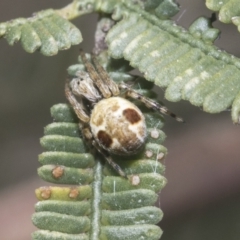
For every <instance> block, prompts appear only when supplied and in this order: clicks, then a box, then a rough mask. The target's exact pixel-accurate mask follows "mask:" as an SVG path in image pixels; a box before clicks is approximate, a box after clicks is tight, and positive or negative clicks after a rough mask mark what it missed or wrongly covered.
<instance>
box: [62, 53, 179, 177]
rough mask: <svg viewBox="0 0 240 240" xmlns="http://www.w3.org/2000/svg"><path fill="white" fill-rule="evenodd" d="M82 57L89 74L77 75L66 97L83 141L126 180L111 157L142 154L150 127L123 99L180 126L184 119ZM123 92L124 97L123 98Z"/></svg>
mask: <svg viewBox="0 0 240 240" xmlns="http://www.w3.org/2000/svg"><path fill="white" fill-rule="evenodd" d="M80 56H81V58H82V60H83V63H84V65H85V68H86V69H87V72H84V71H78V72H77V73H76V78H73V79H71V81H70V80H69V79H68V80H67V81H66V84H65V95H66V97H67V99H68V101H69V103H70V104H71V106H72V107H73V109H74V111H75V113H76V115H77V117H78V118H79V121H80V124H79V126H80V129H81V131H82V134H83V137H84V138H85V139H86V140H87V142H88V143H89V144H91V145H92V146H93V147H94V148H95V149H96V150H97V151H98V152H99V153H100V154H101V155H102V156H103V157H104V158H105V160H106V161H107V162H108V163H109V164H110V165H111V166H112V167H113V169H115V170H116V171H117V172H118V173H119V175H120V176H122V177H125V178H127V175H126V174H125V172H124V171H123V170H122V169H121V167H120V166H119V165H118V164H116V163H115V162H114V161H113V159H112V156H111V154H115V155H123V156H130V155H134V154H136V153H137V152H139V151H140V150H141V149H142V148H143V146H144V143H145V141H146V138H147V127H146V123H145V118H144V115H143V113H142V112H141V110H140V109H139V108H138V107H137V106H136V105H134V104H133V103H132V102H130V101H129V100H127V99H125V98H124V96H126V97H130V98H133V99H137V100H139V101H141V102H142V103H144V104H145V105H146V106H147V107H148V108H150V109H153V110H155V111H159V112H160V113H163V114H166V115H169V116H171V117H173V118H175V119H176V120H177V121H179V122H183V119H182V118H180V117H178V116H176V115H175V114H174V113H172V112H170V111H169V110H168V109H167V108H166V107H165V106H162V105H160V104H159V103H157V102H156V101H154V100H152V99H150V98H147V97H145V96H143V95H142V94H140V93H138V92H137V91H135V90H134V89H132V88H131V87H130V86H129V85H128V84H126V83H124V82H122V83H120V84H117V83H115V82H114V81H113V80H112V79H111V78H110V77H109V75H108V73H107V72H106V71H105V69H104V68H103V67H102V66H101V65H100V64H99V63H98V61H97V59H96V56H95V55H93V54H92V55H91V59H92V62H93V64H94V65H93V64H92V63H91V62H89V61H88V60H87V58H86V56H85V53H84V52H83V51H80ZM123 91H124V95H122V94H121V93H122V92H123Z"/></svg>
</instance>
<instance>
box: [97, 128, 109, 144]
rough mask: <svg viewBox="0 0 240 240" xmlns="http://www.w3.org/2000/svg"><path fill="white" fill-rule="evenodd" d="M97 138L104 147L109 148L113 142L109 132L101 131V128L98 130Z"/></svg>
mask: <svg viewBox="0 0 240 240" xmlns="http://www.w3.org/2000/svg"><path fill="white" fill-rule="evenodd" d="M97 138H98V140H99V142H100V143H101V144H102V145H103V146H105V147H106V148H109V147H110V146H111V144H112V142H113V141H112V138H111V137H110V136H109V134H107V133H106V132H105V131H102V130H100V131H99V132H98V134H97Z"/></svg>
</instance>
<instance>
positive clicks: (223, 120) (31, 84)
mask: <svg viewBox="0 0 240 240" xmlns="http://www.w3.org/2000/svg"><path fill="white" fill-rule="evenodd" d="M70 2H71V1H66V0H48V1H43V0H42V1H30V0H21V1H17V0H1V1H0V22H4V21H7V20H10V19H13V18H17V17H29V16H31V14H32V13H33V12H37V11H39V10H42V9H47V8H61V7H63V6H65V5H66V4H68V3H70ZM178 2H179V3H180V4H181V12H180V13H179V14H178V15H177V16H175V20H176V22H177V24H179V25H182V26H184V27H188V26H189V25H190V24H191V23H192V21H194V20H195V19H196V18H197V17H199V16H207V17H210V16H211V12H210V11H208V10H207V9H206V7H205V5H204V1H202V0H195V1H191V0H185V1H184V0H182V1H180V0H179V1H178ZM96 19H97V16H96V15H90V16H84V17H81V18H79V19H77V20H75V21H74V24H75V25H76V26H78V27H79V28H80V29H81V32H82V34H83V38H84V42H83V43H82V44H81V48H83V49H84V50H85V51H86V52H88V51H91V49H92V47H93V35H94V31H95V23H96ZM214 26H215V27H218V28H220V29H221V30H222V34H221V37H220V38H219V39H218V40H217V41H216V45H218V46H219V47H220V48H221V49H224V50H226V51H228V52H230V53H232V54H234V55H236V56H240V49H239V42H240V33H239V32H237V30H236V28H235V26H233V25H224V24H222V23H219V22H216V23H214ZM79 48H80V47H79V46H75V47H72V48H71V49H70V50H67V51H62V52H60V53H59V54H58V55H57V56H53V57H44V56H42V55H41V54H40V53H38V52H36V53H34V54H28V53H26V52H24V51H23V49H22V48H21V46H20V44H16V46H14V47H10V46H8V44H7V43H6V41H5V40H4V39H2V40H1V41H0V52H1V54H0V144H1V151H0V223H1V224H0V239H3V240H16V239H17V240H23V239H24V240H25V239H31V237H30V233H31V232H32V231H34V230H35V228H34V226H33V225H32V223H31V219H30V218H31V214H32V213H33V212H34V204H35V203H36V202H37V200H36V198H35V195H34V189H35V188H37V187H39V186H43V185H48V183H45V182H43V181H41V180H40V179H39V178H38V176H37V173H36V171H37V167H38V166H39V163H38V161H37V156H38V154H40V153H41V152H42V149H41V147H40V144H39V138H40V137H42V136H43V127H44V126H46V125H47V124H49V123H51V122H52V119H51V117H50V113H49V109H50V107H51V106H52V105H53V104H56V103H60V102H66V100H65V97H64V91H63V86H64V81H65V78H66V76H67V74H66V68H67V67H68V66H69V65H71V64H73V63H75V62H76V60H77V56H78V50H79ZM158 92H159V95H160V96H161V99H163V100H164V94H163V91H162V89H158ZM164 103H165V104H166V105H167V106H168V107H169V108H170V109H171V110H172V111H174V112H175V113H177V114H179V115H180V116H182V117H184V119H185V120H186V121H187V123H186V124H184V125H183V124H179V123H177V122H175V121H174V120H172V119H170V118H166V124H165V128H164V131H165V133H166V134H167V136H168V137H167V141H166V142H165V146H167V148H168V151H169V154H168V157H167V161H166V165H167V171H166V177H167V179H168V184H167V186H166V187H165V189H164V190H163V191H162V193H161V194H160V197H159V202H158V204H160V207H161V208H162V209H163V211H164V219H163V221H162V222H160V226H161V228H162V229H163V230H164V234H163V236H162V238H161V239H163V240H200V239H201V240H202V239H204V240H213V239H214V240H215V239H217V240H239V239H240V134H239V132H240V127H239V126H235V125H233V124H232V122H231V117H230V112H229V111H225V112H223V113H221V114H216V115H210V114H207V113H204V112H203V111H201V109H199V108H196V107H193V106H191V105H190V104H188V103H187V102H180V103H170V102H167V101H164Z"/></svg>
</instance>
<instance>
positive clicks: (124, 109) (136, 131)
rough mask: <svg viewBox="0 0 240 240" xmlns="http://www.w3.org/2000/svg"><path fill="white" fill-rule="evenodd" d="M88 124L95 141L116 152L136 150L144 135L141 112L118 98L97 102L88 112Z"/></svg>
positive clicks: (142, 143) (139, 147)
mask: <svg viewBox="0 0 240 240" xmlns="http://www.w3.org/2000/svg"><path fill="white" fill-rule="evenodd" d="M90 127H91V131H92V134H93V136H94V138H95V140H96V141H97V142H98V144H99V145H100V146H101V147H102V148H104V149H105V150H107V151H108V152H110V153H113V154H117V155H132V154H135V153H137V152H138V151H139V150H140V149H141V148H142V146H143V145H144V142H145V140H146V136H147V131H146V123H145V118H144V115H143V113H142V112H141V111H140V110H139V108H138V107H137V106H136V105H134V104H133V103H131V102H130V101H128V100H126V99H124V98H121V97H111V98H107V99H103V100H101V101H99V102H98V103H97V104H96V105H95V106H94V109H93V111H92V113H91V118H90Z"/></svg>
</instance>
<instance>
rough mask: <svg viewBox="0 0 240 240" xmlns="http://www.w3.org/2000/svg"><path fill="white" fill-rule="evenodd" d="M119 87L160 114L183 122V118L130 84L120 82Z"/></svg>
mask: <svg viewBox="0 0 240 240" xmlns="http://www.w3.org/2000/svg"><path fill="white" fill-rule="evenodd" d="M119 88H120V89H122V90H126V95H127V96H128V97H131V98H133V99H138V100H140V101H141V102H142V103H144V104H145V106H146V107H148V108H150V109H153V110H154V111H159V112H160V113H162V114H165V115H168V116H170V117H172V118H174V119H176V121H178V122H183V123H184V122H185V121H184V120H183V118H181V117H179V116H177V115H176V114H175V113H172V112H171V111H170V110H168V109H167V108H166V107H165V106H162V105H160V104H159V103H158V102H156V101H154V100H152V99H150V98H148V97H145V96H143V95H142V94H140V93H138V92H137V91H135V90H134V89H132V88H131V87H130V86H128V85H127V84H125V83H120V84H119Z"/></svg>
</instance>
